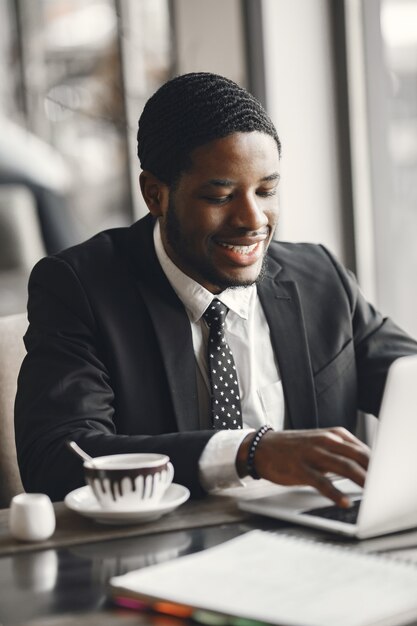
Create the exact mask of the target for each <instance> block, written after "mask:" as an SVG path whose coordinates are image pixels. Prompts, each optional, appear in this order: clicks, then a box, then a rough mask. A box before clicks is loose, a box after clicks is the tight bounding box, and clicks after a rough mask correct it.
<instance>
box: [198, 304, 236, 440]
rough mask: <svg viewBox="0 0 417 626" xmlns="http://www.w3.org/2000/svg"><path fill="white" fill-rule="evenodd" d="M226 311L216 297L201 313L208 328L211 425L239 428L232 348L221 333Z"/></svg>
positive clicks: (221, 427)
mask: <svg viewBox="0 0 417 626" xmlns="http://www.w3.org/2000/svg"><path fill="white" fill-rule="evenodd" d="M228 311H229V309H228V308H227V306H226V305H225V304H223V303H222V302H220V300H217V299H216V298H215V299H214V300H212V302H211V304H210V306H209V307H208V308H207V309H206V311H205V312H204V313H203V317H204V319H205V321H206V322H207V325H208V327H209V328H210V335H209V340H208V366H209V374H210V383H211V407H212V415H213V428H216V429H231V428H242V409H241V406H240V393H239V384H238V380H237V373H236V367H235V362H234V360H233V355H232V351H231V350H230V348H229V346H228V344H227V342H226V339H225V336H224V325H225V322H226V315H227V313H228Z"/></svg>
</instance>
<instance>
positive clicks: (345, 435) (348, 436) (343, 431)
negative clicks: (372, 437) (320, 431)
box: [329, 426, 371, 452]
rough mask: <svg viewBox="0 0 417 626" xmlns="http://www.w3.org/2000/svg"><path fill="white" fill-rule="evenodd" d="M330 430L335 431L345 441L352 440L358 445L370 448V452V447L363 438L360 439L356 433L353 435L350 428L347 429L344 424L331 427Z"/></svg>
mask: <svg viewBox="0 0 417 626" xmlns="http://www.w3.org/2000/svg"><path fill="white" fill-rule="evenodd" d="M329 432H331V433H334V434H335V435H337V436H339V437H340V438H341V439H343V440H344V441H350V442H351V443H354V444H356V445H357V446H359V447H361V448H363V449H365V450H368V452H370V450H371V449H370V447H369V446H368V445H367V444H366V443H364V442H363V441H362V440H361V439H358V438H357V437H355V435H353V434H352V433H351V432H350V431H349V430H347V428H343V427H342V426H334V427H333V428H329Z"/></svg>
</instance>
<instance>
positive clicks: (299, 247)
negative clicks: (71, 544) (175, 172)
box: [15, 216, 417, 499]
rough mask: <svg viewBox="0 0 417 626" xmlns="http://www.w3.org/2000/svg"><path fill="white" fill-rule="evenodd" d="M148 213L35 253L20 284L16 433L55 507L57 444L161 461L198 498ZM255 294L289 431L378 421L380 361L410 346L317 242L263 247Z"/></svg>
mask: <svg viewBox="0 0 417 626" xmlns="http://www.w3.org/2000/svg"><path fill="white" fill-rule="evenodd" d="M153 225H154V222H153V220H152V218H151V217H150V216H148V217H146V218H144V219H142V220H140V221H139V222H137V223H136V224H134V225H133V226H132V227H130V228H121V229H115V230H110V231H106V232H103V233H100V234H98V235H97V236H96V237H93V238H92V239H90V240H89V241H87V242H85V243H83V244H81V245H79V246H76V247H74V248H71V249H69V250H66V251H64V252H62V253H60V254H58V255H55V256H52V257H47V258H45V259H43V260H42V261H40V262H39V263H38V264H37V265H36V266H35V268H34V270H33V272H32V275H31V278H30V282H29V304H28V315H29V322H30V326H29V329H28V332H27V334H26V336H25V344H26V347H27V350H28V354H27V356H26V358H25V360H24V362H23V365H22V369H21V372H20V376H19V381H18V393H17V398H16V412H15V428H16V444H17V451H18V460H19V465H20V470H21V475H22V480H23V484H24V486H25V488H26V489H27V490H28V491H34V490H36V491H43V492H46V493H48V494H49V495H50V496H51V497H52V498H53V499H61V498H62V497H63V496H64V495H65V494H66V493H67V492H68V491H69V490H71V489H73V488H75V487H77V486H80V485H82V484H84V480H83V473H82V466H81V463H80V462H79V460H78V459H77V458H75V457H74V456H73V455H72V454H71V453H70V452H69V451H68V450H67V449H66V446H65V441H66V440H67V439H73V440H75V441H77V442H78V443H79V445H80V446H81V447H82V448H84V449H85V450H86V451H87V452H89V453H90V454H91V455H92V456H98V455H103V454H110V453H119V452H120V453H121V452H138V451H157V452H163V453H166V454H168V455H169V456H170V457H171V459H172V461H173V464H174V467H175V471H176V473H175V480H176V482H180V483H182V484H185V485H187V486H188V487H189V488H190V489H191V491H192V493H193V495H199V494H200V493H201V488H200V486H199V483H198V459H199V457H200V454H201V452H202V450H203V449H204V446H205V445H206V443H207V441H208V440H209V438H210V437H211V436H212V435H213V431H199V430H198V428H199V425H198V398H197V382H196V364H195V358H194V353H193V346H192V337H191V329H190V324H189V320H188V317H187V314H186V312H185V309H184V307H183V305H182V303H181V301H180V300H179V299H178V297H177V296H176V294H175V292H174V291H173V290H172V288H171V286H170V284H169V282H168V281H167V279H166V277H165V275H164V273H163V272H162V270H161V268H160V265H159V263H158V260H157V257H156V254H155V250H154V246H153V237H152V230H153ZM258 291H259V297H260V300H261V303H262V307H263V309H264V311H265V315H266V318H267V320H268V324H269V327H270V331H271V339H272V343H273V349H274V351H275V354H276V356H277V359H278V363H279V367H280V371H281V375H282V382H283V388H284V394H285V401H286V407H287V412H288V419H289V423H290V426H291V427H292V428H316V427H325V426H335V425H341V426H345V427H347V428H348V429H350V430H353V429H354V428H355V423H356V415H357V410H358V409H361V410H363V411H366V412H371V413H374V414H377V413H378V410H379V406H380V401H381V394H382V390H383V386H384V382H385V377H386V373H387V369H388V367H389V365H390V363H391V362H392V361H393V360H394V359H395V358H397V357H399V356H401V355H404V354H411V353H416V352H417V343H416V342H414V341H413V340H412V339H411V338H410V337H408V336H407V335H406V334H405V333H403V332H402V331H401V330H400V329H399V328H397V327H396V326H395V325H394V324H393V323H392V322H391V321H390V320H388V319H383V318H382V317H381V315H380V314H379V313H378V312H376V311H375V310H374V309H373V308H372V306H370V305H369V304H368V303H367V302H366V301H365V300H364V298H363V296H362V294H361V292H360V290H359V289H358V286H357V284H356V282H355V280H354V278H353V277H352V276H351V275H350V274H349V273H348V272H347V271H346V270H345V269H343V268H342V267H341V266H340V265H339V264H338V263H337V261H336V260H335V259H334V258H333V257H331V255H330V254H329V253H328V252H327V251H326V250H325V249H324V248H323V247H321V246H315V245H311V244H288V243H285V244H284V243H278V242H273V243H272V244H271V246H270V249H269V252H268V270H267V273H266V276H265V278H264V280H263V282H262V283H261V284H260V285H259V289H258Z"/></svg>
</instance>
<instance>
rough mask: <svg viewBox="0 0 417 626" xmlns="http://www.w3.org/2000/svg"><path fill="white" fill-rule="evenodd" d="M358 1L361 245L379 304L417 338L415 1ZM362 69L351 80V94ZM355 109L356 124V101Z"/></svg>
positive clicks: (355, 121)
mask: <svg viewBox="0 0 417 626" xmlns="http://www.w3.org/2000/svg"><path fill="white" fill-rule="evenodd" d="M354 4H356V0H355V1H354V2H347V3H346V5H347V6H348V7H352V6H353V5H354ZM358 7H360V11H361V14H360V17H361V21H362V33H361V36H362V45H363V59H362V61H363V66H364V69H365V72H364V89H363V93H364V95H365V99H366V112H365V115H366V118H367V125H362V126H361V130H362V131H363V132H362V135H363V136H362V138H361V137H358V141H359V142H360V141H366V142H367V144H368V149H369V154H368V166H369V167H368V168H367V167H366V159H362V160H361V163H360V166H359V165H358V163H359V161H358V160H357V163H356V165H357V168H356V182H358V179H361V178H362V179H363V182H365V181H366V177H368V178H369V180H370V186H369V197H370V202H369V207H370V209H371V210H370V212H369V216H370V219H369V220H368V222H367V217H366V210H365V209H366V206H365V205H366V203H363V199H364V196H365V195H366V194H364V193H362V194H361V195H359V196H358V203H357V207H356V209H357V210H356V215H355V220H356V224H357V235H358V238H357V239H358V241H359V240H361V241H362V244H361V246H359V248H358V249H359V253H360V255H362V259H363V258H365V257H366V256H368V261H369V263H368V265H372V266H373V268H372V275H373V276H372V280H371V281H370V283H372V282H373V283H374V285H373V287H374V294H375V298H376V302H377V304H378V306H379V308H380V309H381V310H382V311H383V312H384V313H386V314H388V315H390V316H391V317H393V318H394V320H395V321H396V322H397V323H399V324H400V325H401V326H403V327H404V328H405V329H406V330H408V331H409V332H410V333H412V334H413V335H414V336H417V287H416V279H415V275H416V269H417V246H416V236H417V27H416V24H417V0H368V1H367V2H362V3H361V4H360V5H359V4H358ZM351 43H352V47H353V46H354V44H355V42H351ZM358 43H359V42H356V44H358ZM358 47H359V45H356V50H357V49H358ZM357 68H358V69H359V70H360V68H359V66H357ZM359 73H360V72H357V73H356V78H355V77H354V79H353V81H352V85H350V88H351V89H352V90H353V91H354V92H355V93H358V92H360V85H358V84H357V82H358V74H359ZM355 81H356V82H355ZM354 113H355V115H354V116H353V126H354V127H355V125H356V128H357V129H358V128H359V126H358V124H359V122H360V118H361V110H360V107H359V109H357V110H355V111H354ZM365 115H364V117H365ZM366 126H367V127H366ZM365 131H366V132H365ZM365 135H366V137H365ZM365 186H366V185H365ZM362 191H363V188H362ZM361 203H362V206H360V205H361ZM369 216H368V217H369ZM364 232H365V233H366V235H365V237H363V233H364ZM359 267H361V263H359ZM365 269H366V268H365ZM368 284H369V283H368Z"/></svg>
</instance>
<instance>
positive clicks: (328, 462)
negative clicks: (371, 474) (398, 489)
mask: <svg viewBox="0 0 417 626" xmlns="http://www.w3.org/2000/svg"><path fill="white" fill-rule="evenodd" d="M252 438H253V434H250V435H248V436H247V437H246V438H245V439H244V441H243V443H242V444H241V446H240V448H239V451H238V454H237V459H236V467H237V471H238V474H239V476H240V477H243V476H245V475H247V471H246V461H247V456H248V450H249V446H250V443H251V441H252ZM369 455H370V450H369V448H368V446H366V445H365V444H364V443H362V441H360V440H359V439H357V438H356V437H355V436H354V435H352V434H351V433H350V432H349V431H348V430H346V429H345V428H341V427H335V428H319V429H315V430H284V431H280V432H274V431H268V432H267V433H266V434H265V435H264V436H263V437H262V439H261V440H260V442H259V444H258V447H257V449H256V454H255V469H256V471H257V473H258V475H259V476H261V478H266V479H267V480H271V481H272V482H274V483H278V484H280V485H311V486H312V487H315V488H316V489H317V490H318V491H320V493H322V494H323V495H324V496H327V497H328V498H330V499H331V500H333V501H334V502H335V503H336V504H337V505H339V506H341V507H347V506H349V499H348V498H347V496H345V495H344V494H343V493H342V492H341V491H339V490H338V489H336V487H335V486H334V485H333V484H332V482H331V480H330V479H329V478H328V477H326V474H327V473H329V472H331V473H335V474H338V475H339V476H343V477H345V478H350V480H352V481H353V482H354V483H357V484H358V485H360V486H361V487H363V485H364V483H365V476H366V469H367V467H368V462H369Z"/></svg>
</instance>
